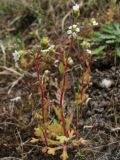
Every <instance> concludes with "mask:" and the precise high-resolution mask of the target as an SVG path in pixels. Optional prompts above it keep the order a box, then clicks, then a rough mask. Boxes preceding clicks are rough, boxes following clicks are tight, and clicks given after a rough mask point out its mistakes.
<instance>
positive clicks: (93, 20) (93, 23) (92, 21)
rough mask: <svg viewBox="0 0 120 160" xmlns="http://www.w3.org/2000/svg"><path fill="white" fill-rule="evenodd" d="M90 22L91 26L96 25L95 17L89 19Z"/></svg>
mask: <svg viewBox="0 0 120 160" xmlns="http://www.w3.org/2000/svg"><path fill="white" fill-rule="evenodd" d="M91 23H92V25H93V26H97V25H98V22H97V21H96V19H95V18H92V19H91Z"/></svg>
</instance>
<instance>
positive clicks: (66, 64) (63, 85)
mask: <svg viewBox="0 0 120 160" xmlns="http://www.w3.org/2000/svg"><path fill="white" fill-rule="evenodd" d="M73 40H74V39H73V37H71V39H70V47H69V50H68V54H69V55H70V54H71V50H72V46H73ZM67 68H68V57H67V59H66V62H65V65H64V74H63V84H62V88H61V95H60V112H61V123H62V127H63V130H64V135H65V136H68V131H67V129H66V123H65V117H64V114H63V113H64V112H63V99H64V94H65V86H66V76H67Z"/></svg>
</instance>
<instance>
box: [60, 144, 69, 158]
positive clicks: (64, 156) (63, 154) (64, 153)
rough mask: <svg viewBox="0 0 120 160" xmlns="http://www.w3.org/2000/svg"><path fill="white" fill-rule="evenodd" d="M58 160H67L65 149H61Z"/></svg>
mask: <svg viewBox="0 0 120 160" xmlns="http://www.w3.org/2000/svg"><path fill="white" fill-rule="evenodd" d="M60 158H61V159H62V160H67V159H68V158H69V157H68V153H67V149H66V147H65V148H64V149H63V153H62V154H61V156H60Z"/></svg>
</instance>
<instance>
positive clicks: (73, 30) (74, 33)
mask: <svg viewBox="0 0 120 160" xmlns="http://www.w3.org/2000/svg"><path fill="white" fill-rule="evenodd" d="M79 32H80V28H79V27H78V26H77V25H76V24H74V25H72V26H70V27H69V28H68V31H67V34H68V35H70V36H73V37H74V38H76V37H77V33H79Z"/></svg>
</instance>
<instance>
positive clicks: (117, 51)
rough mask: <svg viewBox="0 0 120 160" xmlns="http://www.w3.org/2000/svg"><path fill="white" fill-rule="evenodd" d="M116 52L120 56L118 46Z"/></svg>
mask: <svg viewBox="0 0 120 160" xmlns="http://www.w3.org/2000/svg"><path fill="white" fill-rule="evenodd" d="M116 54H117V56H118V57H120V48H118V47H117V48H116Z"/></svg>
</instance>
